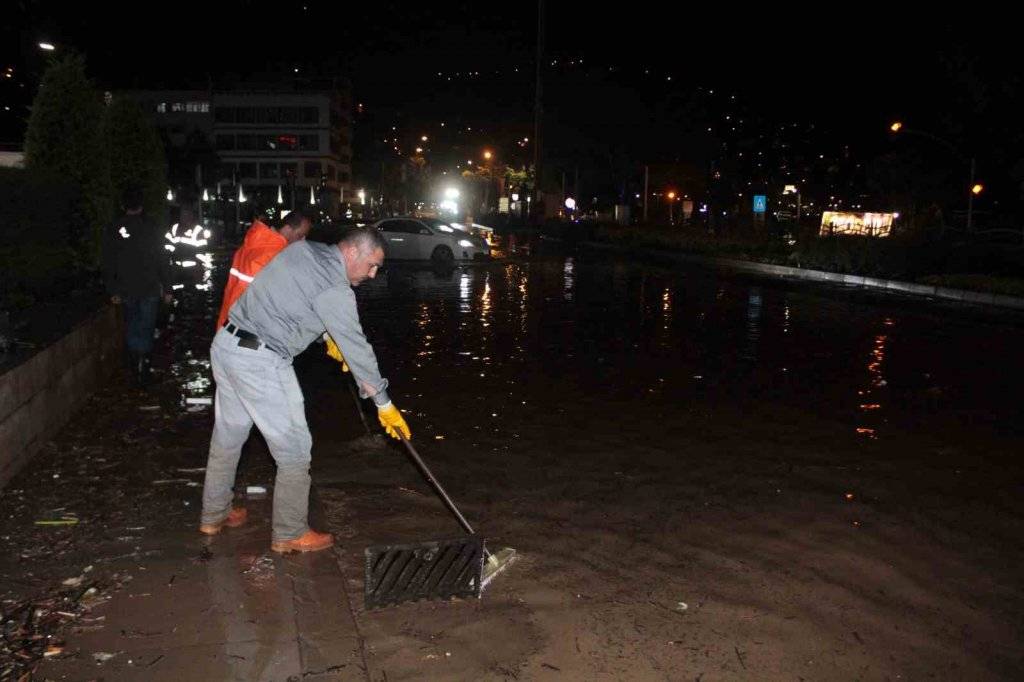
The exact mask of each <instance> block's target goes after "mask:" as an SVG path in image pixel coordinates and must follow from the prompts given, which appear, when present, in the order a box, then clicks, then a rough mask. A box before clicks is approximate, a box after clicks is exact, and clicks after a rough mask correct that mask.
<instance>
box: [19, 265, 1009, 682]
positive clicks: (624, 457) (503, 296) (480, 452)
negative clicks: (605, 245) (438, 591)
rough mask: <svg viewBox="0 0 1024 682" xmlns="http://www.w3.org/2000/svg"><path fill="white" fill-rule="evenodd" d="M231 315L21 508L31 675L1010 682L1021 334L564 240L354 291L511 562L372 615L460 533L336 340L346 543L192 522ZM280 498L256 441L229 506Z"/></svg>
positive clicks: (194, 330) (54, 458) (204, 312)
mask: <svg viewBox="0 0 1024 682" xmlns="http://www.w3.org/2000/svg"><path fill="white" fill-rule="evenodd" d="M214 281H217V279H216V278H214ZM216 297H217V292H209V294H208V296H207V297H206V298H203V297H197V300H193V301H191V302H190V303H191V307H190V308H189V311H188V312H186V311H184V310H183V311H182V315H181V316H180V318H179V320H178V321H177V325H178V326H177V330H176V331H175V330H172V332H171V334H170V335H169V336H168V337H167V338H165V339H164V342H165V345H164V351H163V353H164V356H163V357H162V358H161V359H160V362H159V363H158V367H162V368H163V370H164V373H163V381H162V382H161V383H160V385H159V386H157V387H155V388H154V389H152V390H150V391H149V392H147V393H145V394H143V393H139V392H137V391H135V390H134V389H131V388H130V387H128V386H127V385H126V384H123V383H119V384H115V385H113V386H112V387H110V388H109V389H106V390H104V391H102V392H101V393H100V394H98V395H97V397H96V398H95V399H94V400H93V401H92V402H91V403H90V407H89V408H88V410H87V411H86V412H85V413H83V414H82V415H80V416H79V417H78V418H76V420H74V422H73V423H72V424H71V425H70V426H69V427H68V428H67V429H65V430H64V431H63V432H62V433H61V434H58V435H57V436H56V437H55V439H54V441H52V442H51V443H49V444H48V445H47V446H46V449H45V451H44V453H43V454H41V455H40V456H39V457H38V458H37V460H36V461H35V462H34V463H33V465H32V466H31V467H30V468H29V470H27V471H25V472H24V473H23V474H22V475H21V476H20V477H19V478H18V479H16V480H15V481H14V482H12V484H11V485H9V486H8V488H7V489H5V490H4V491H3V498H2V499H0V508H2V511H3V516H2V519H0V536H2V541H3V542H4V544H5V548H6V552H5V555H6V559H4V560H3V562H2V563H0V574H2V576H3V583H4V587H5V597H6V598H7V600H8V601H5V602H4V613H5V615H6V614H8V613H13V612H14V607H16V606H18V605H24V604H25V603H26V601H27V600H35V602H34V603H36V604H37V608H36V609H35V610H33V613H35V612H38V611H40V610H41V611H45V613H43V614H42V615H41V616H40V619H39V620H38V622H35V621H34V622H33V623H27V624H26V623H24V622H20V623H18V624H17V628H20V630H18V631H19V632H23V633H28V632H29V631H30V630H31V628H33V627H36V629H37V630H38V632H39V633H40V634H42V636H43V637H44V638H45V636H46V634H47V633H51V634H52V633H56V634H55V635H54V636H53V637H51V638H50V639H48V640H46V641H47V645H46V647H54V649H58V648H59V649H60V650H59V651H56V650H54V651H52V653H51V655H50V656H46V657H43V658H41V659H39V661H41V662H37V663H35V664H34V665H35V666H36V669H37V677H38V678H39V679H44V678H50V679H97V678H100V677H103V678H104V679H171V678H179V679H180V678H187V679H270V680H285V679H289V678H293V677H297V678H298V679H302V678H303V677H306V678H313V679H317V678H323V679H372V680H397V679H453V680H465V679H581V680H582V679H587V680H591V679H608V680H613V679H614V680H621V679H636V680H648V679H668V680H729V679H737V680H742V679H771V680H775V679H792V680H799V679H805V680H814V679H818V680H836V679H842V680H847V679H849V680H887V679H888V680H897V679H921V678H930V679H971V680H981V679H993V680H999V679H1014V678H1015V677H1016V671H1017V670H1019V668H1020V665H1021V662H1022V661H1021V658H1022V648H1021V635H1020V633H1021V624H1022V623H1021V615H1020V614H1021V613H1022V609H1021V606H1022V604H1021V597H1020V594H1021V591H1020V588H1021V580H1020V577H1019V573H1020V571H1019V570H1018V569H1017V566H1019V564H1020V560H1021V542H1020V539H1019V538H1020V537H1021V533H1020V530H1021V523H1020V513H1019V512H1018V511H1017V505H1016V504H1015V502H1016V500H1017V499H1019V494H1020V492H1021V480H1022V479H1021V468H1020V463H1019V452H1020V451H1021V435H1022V434H1021V428H1022V427H1021V424H1022V423H1024V422H1022V421H1021V420H1020V416H1021V415H1020V405H1021V400H1020V398H1021V389H1020V386H1021V385H1024V384H1022V381H1021V380H1022V379H1024V360H1022V359H1021V356H1020V354H1019V353H1018V352H1017V350H1016V349H1019V348H1021V347H1024V324H1022V321H1021V319H1020V318H1019V317H1018V318H1015V317H1006V316H1002V317H997V316H993V315H991V314H988V313H986V312H984V311H977V310H973V309H968V308H956V307H948V306H943V307H939V306H935V305H932V304H929V303H926V302H922V301H920V300H916V299H915V300H911V299H893V298H885V297H878V296H873V295H866V294H863V293H860V292H856V291H846V290H842V289H824V288H819V287H808V286H806V285H795V284H786V283H773V282H768V281H762V280H752V279H744V278H737V277H734V276H731V275H729V274H728V273H720V272H715V271H713V270H702V269H700V268H696V267H692V268H690V267H688V268H678V267H676V268H665V267H660V266H657V265H652V264H646V263H637V262H630V261H626V260H620V259H609V258H607V257H597V256H591V255H587V254H577V253H564V252H559V251H554V252H544V251H543V250H539V251H537V252H535V253H533V254H532V255H531V256H530V257H528V258H527V257H523V256H522V255H518V256H514V257H513V258H511V259H508V260H503V261H500V262H495V263H490V264H484V265H472V266H466V267H463V268H459V269H456V270H455V271H453V272H450V273H438V272H434V271H432V270H430V269H426V268H419V267H416V266H395V265H390V266H389V267H388V268H387V272H386V273H385V274H384V275H383V276H381V277H379V278H378V280H377V281H375V282H373V283H370V284H368V285H367V286H365V287H364V288H363V290H362V291H360V299H361V305H362V309H363V321H364V326H365V328H366V331H367V333H368V335H369V336H370V338H371V341H372V342H373V343H374V345H375V348H376V349H377V353H378V357H379V358H380V361H381V366H382V370H383V372H384V374H385V376H388V377H389V378H390V379H391V383H392V386H391V391H392V394H393V397H394V399H395V402H396V404H397V405H398V406H399V407H401V408H402V409H403V410H405V411H406V413H407V418H408V419H409V422H410V425H411V427H412V429H413V435H414V440H415V441H416V443H417V444H418V446H419V449H420V451H421V454H422V455H423V456H424V457H425V458H426V459H427V461H428V462H429V463H430V464H431V465H432V467H433V468H434V469H435V473H436V474H437V475H438V477H439V478H440V480H441V481H442V482H444V483H445V485H446V486H447V487H448V488H449V492H450V493H451V494H452V496H453V497H454V498H455V499H456V501H457V502H458V503H459V504H460V506H461V507H462V509H463V512H464V513H465V514H466V515H467V517H469V519H470V521H471V522H473V523H474V525H476V526H477V527H478V529H479V531H480V532H481V533H483V534H484V535H485V536H486V537H487V538H488V539H489V544H490V545H491V546H492V547H501V546H513V547H515V548H516V549H517V550H519V552H520V555H521V558H520V560H519V561H518V562H517V563H515V564H513V566H512V567H511V568H510V569H509V570H508V571H507V572H506V573H505V574H503V575H502V576H501V577H499V578H498V579H497V580H496V581H495V582H494V583H493V585H492V586H491V587H490V588H489V589H488V590H487V592H486V593H485V595H484V598H483V599H482V600H480V601H471V602H458V601H457V602H451V603H420V604H406V605H401V606H397V607H393V608H389V609H384V610H380V611H366V610H364V609H363V607H362V564H361V560H362V549H363V548H364V547H365V546H367V545H370V544H377V543H381V542H393V541H394V542H407V541H415V540H419V539H430V538H438V537H452V536H456V535H458V533H459V529H458V527H457V525H456V524H455V522H454V520H452V519H451V518H450V517H448V516H447V513H446V512H445V510H444V508H443V507H442V506H441V504H440V503H439V502H438V501H437V500H436V499H435V498H434V497H433V496H432V493H431V492H430V490H429V488H427V487H426V485H425V484H423V482H422V481H421V480H420V479H419V478H418V475H417V474H416V472H415V470H414V469H413V468H412V466H411V465H410V464H409V462H408V461H406V459H405V457H404V454H403V452H402V451H401V450H400V449H399V447H398V446H397V444H394V443H384V442H383V441H382V440H380V439H373V438H369V439H368V438H366V437H365V434H364V432H363V427H362V424H361V423H360V420H359V419H358V416H357V415H356V412H355V407H354V406H353V402H352V398H351V395H350V393H349V390H348V387H347V386H346V384H345V383H344V382H345V381H347V380H348V379H347V377H344V376H342V375H341V374H340V372H338V369H337V365H335V364H333V363H331V362H330V361H329V360H326V359H324V358H323V357H322V356H321V355H320V353H319V352H317V351H318V349H314V350H312V351H311V352H308V353H307V354H305V355H303V356H302V357H300V358H299V359H298V360H297V363H296V365H297V370H298V372H299V375H300V381H301V382H302V384H303V388H304V390H305V392H306V411H307V415H308V418H309V422H310V426H311V428H312V431H313V434H314V441H315V445H314V486H315V490H314V497H315V499H314V505H313V507H314V509H315V511H316V514H317V521H316V522H317V523H320V524H322V525H325V526H327V527H329V529H330V530H332V531H333V532H335V533H336V534H337V537H338V539H339V542H340V545H341V548H340V549H339V550H338V551H337V552H332V553H322V554H319V555H313V556H306V557H299V556H290V557H277V556H273V555H271V554H270V553H269V552H268V546H267V545H268V543H269V528H268V526H267V521H268V516H269V502H268V500H267V499H266V498H263V497H260V495H259V494H258V493H254V495H253V499H250V500H249V501H248V506H249V507H250V510H251V512H252V514H253V523H252V524H250V525H249V526H247V527H246V528H244V529H240V530H239V531H235V530H232V531H229V532H226V533H225V534H223V535H222V536H220V537H217V538H214V539H212V540H207V539H205V538H201V537H199V536H198V534H197V533H196V532H195V525H196V523H197V517H198V506H197V505H198V504H199V495H200V488H199V486H198V485H197V484H198V483H201V481H202V474H201V472H198V471H197V470H198V469H199V468H201V467H202V466H203V465H204V464H205V448H206V444H207V439H208V437H209V430H210V427H211V424H212V413H211V408H210V407H209V406H206V405H204V404H203V401H202V398H204V397H206V396H209V395H211V387H210V385H209V383H208V382H209V373H208V366H207V365H206V364H205V363H206V361H207V359H208V355H207V353H206V347H207V345H208V343H209V337H210V334H211V332H212V329H207V327H209V326H210V325H211V324H212V315H213V313H212V312H210V311H211V310H213V302H214V300H215V299H216ZM189 353H191V355H189ZM189 398H192V401H191V402H189V401H188V399H189ZM364 407H369V406H368V405H364ZM368 416H369V417H371V422H370V423H371V425H373V424H374V421H373V419H372V417H373V415H372V414H370V415H368ZM55 476H56V477H55ZM272 482H273V464H272V461H271V460H270V459H269V457H268V455H267V453H266V450H265V448H264V446H263V444H262V442H261V441H260V440H259V439H258V438H253V439H252V440H251V441H250V444H249V446H247V451H246V455H245V457H244V458H243V464H242V466H241V467H240V474H239V490H240V491H244V490H246V489H247V488H248V487H249V486H262V487H269V486H270V485H271V484H272ZM36 521H52V522H65V525H59V524H54V525H35V522H36ZM86 569H89V570H86ZM69 580H70V581H71V583H70V584H68V585H64V584H62V583H64V582H65V581H69ZM90 588H92V589H94V590H95V591H94V592H92V593H91V594H89V595H85V592H87V591H88V590H89V589H90ZM79 592H81V593H82V594H81V595H80V594H79ZM48 599H49V600H56V601H46V600H48ZM60 600H64V601H63V602H61V601H60ZM76 600H77V601H76ZM58 602H59V603H58ZM59 611H63V612H64V613H67V614H71V615H70V616H62V615H59V614H58V615H56V616H54V613H57V612H59ZM19 613H21V616H20V617H23V616H24V609H23V610H22V612H19ZM47 619H50V620H47ZM58 621H59V622H58ZM11 622H13V619H12V621H11ZM39 623H42V625H39ZM37 625H38V627H37ZM17 628H15V627H14V626H13V625H12V626H11V628H10V632H15V630H17ZM7 633H8V623H7V622H5V636H6V634H7ZM30 636H31V635H30ZM7 639H8V641H13V640H12V638H10V637H8V638H7ZM17 641H19V642H23V641H25V639H24V638H22V639H21V640H17ZM35 641H36V643H35V644H32V646H35V647H36V650H38V651H39V656H42V655H43V653H45V652H46V647H42V648H41V645H39V644H38V642H39V641H43V640H35ZM97 654H104V655H100V656H97ZM108 654H109V657H108V656H106V655H108ZM31 655H34V654H31ZM15 679H16V678H15Z"/></svg>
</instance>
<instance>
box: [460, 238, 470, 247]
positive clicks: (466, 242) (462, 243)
mask: <svg viewBox="0 0 1024 682" xmlns="http://www.w3.org/2000/svg"><path fill="white" fill-rule="evenodd" d="M459 246H461V247H462V248H464V249H468V248H471V247H472V246H473V242H471V241H469V240H468V239H460V240H459Z"/></svg>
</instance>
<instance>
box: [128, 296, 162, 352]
mask: <svg viewBox="0 0 1024 682" xmlns="http://www.w3.org/2000/svg"><path fill="white" fill-rule="evenodd" d="M121 308H122V309H123V310H124V345H125V347H126V348H127V349H128V352H129V353H131V354H132V355H149V354H150V353H151V352H152V350H153V330H154V329H155V328H156V314H157V311H158V310H159V309H160V297H159V296H144V297H139V298H136V297H129V298H124V299H122V301H121Z"/></svg>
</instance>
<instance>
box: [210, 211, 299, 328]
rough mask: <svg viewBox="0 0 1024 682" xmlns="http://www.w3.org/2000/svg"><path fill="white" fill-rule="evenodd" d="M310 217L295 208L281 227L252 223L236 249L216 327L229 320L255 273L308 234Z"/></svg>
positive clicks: (257, 219)
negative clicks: (243, 239) (232, 310)
mask: <svg viewBox="0 0 1024 682" xmlns="http://www.w3.org/2000/svg"><path fill="white" fill-rule="evenodd" d="M311 224H312V223H311V222H310V220H309V217H308V216H306V215H303V214H302V213H301V212H300V211H292V212H291V213H289V214H288V215H286V216H285V217H284V220H283V221H282V223H281V227H280V228H277V229H274V228H273V227H270V226H269V225H267V224H266V223H264V222H263V221H262V220H260V219H259V218H256V219H255V220H253V221H252V226H251V227H250V228H249V231H248V232H246V233H245V241H243V242H242V246H241V247H240V248H239V249H238V250H237V251H235V256H234V258H233V259H232V260H231V272H230V274H228V283H227V286H225V287H224V302H223V303H222V304H221V306H220V315H218V316H217V329H220V328H221V327H223V326H224V325H225V324H227V321H228V311H229V310H231V306H233V305H234V304H235V301H237V300H238V299H239V298H241V296H242V292H244V291H245V288H246V287H247V286H249V282H251V281H252V280H253V279H254V278H255V277H256V274H257V273H258V272H259V271H260V270H262V269H263V266H265V265H266V264H267V263H269V262H270V261H271V260H272V259H273V258H274V256H276V255H277V254H278V253H280V252H281V250H282V249H283V248H284V247H286V246H288V245H289V244H291V243H292V242H297V241H302V240H303V239H305V238H306V235H307V234H309V229H310V226H311Z"/></svg>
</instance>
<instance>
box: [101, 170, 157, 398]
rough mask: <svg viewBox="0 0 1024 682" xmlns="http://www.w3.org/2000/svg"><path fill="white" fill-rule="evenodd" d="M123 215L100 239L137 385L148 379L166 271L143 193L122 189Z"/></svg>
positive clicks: (106, 272) (109, 289)
mask: <svg viewBox="0 0 1024 682" xmlns="http://www.w3.org/2000/svg"><path fill="white" fill-rule="evenodd" d="M122 204H123V208H124V215H123V216H121V217H120V218H119V219H118V220H116V221H114V223H113V224H112V225H111V226H110V228H108V229H107V231H106V232H105V233H104V234H103V274H104V278H105V280H106V285H107V292H108V293H109V294H110V300H111V302H112V303H114V304H115V305H120V306H121V309H122V311H123V314H124V334H125V338H124V342H125V348H126V350H127V351H128V355H129V358H130V360H131V366H132V371H133V372H134V374H135V379H136V381H137V382H138V383H139V385H140V386H144V385H145V384H146V383H147V381H148V380H149V368H150V359H149V356H150V353H151V352H152V351H153V330H154V329H155V327H156V316H157V311H158V309H159V305H160V297H161V296H163V297H164V300H165V301H166V302H168V303H169V302H170V301H171V293H170V292H171V287H170V284H171V282H170V279H171V278H170V267H169V263H168V259H167V252H166V251H165V250H164V246H163V240H162V237H163V235H162V233H161V231H160V230H159V229H158V228H157V225H156V223H154V222H153V221H152V220H151V219H150V218H148V217H147V216H146V215H144V214H143V211H142V192H141V191H140V190H139V189H137V188H129V189H127V190H125V192H124V196H123V197H122Z"/></svg>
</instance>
